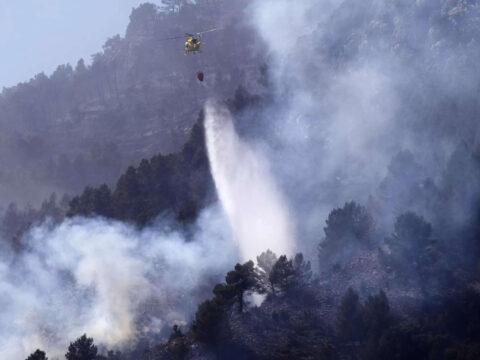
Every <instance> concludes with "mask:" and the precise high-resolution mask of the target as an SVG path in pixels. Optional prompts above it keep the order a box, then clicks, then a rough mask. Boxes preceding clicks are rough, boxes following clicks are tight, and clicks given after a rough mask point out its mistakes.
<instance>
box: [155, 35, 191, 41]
mask: <svg viewBox="0 0 480 360" xmlns="http://www.w3.org/2000/svg"><path fill="white" fill-rule="evenodd" d="M186 37H187V35H179V36H172V37H168V38H164V39H158V41H166V40H175V39H183V38H186Z"/></svg>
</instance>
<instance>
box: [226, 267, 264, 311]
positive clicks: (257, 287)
mask: <svg viewBox="0 0 480 360" xmlns="http://www.w3.org/2000/svg"><path fill="white" fill-rule="evenodd" d="M260 279H261V278H260V275H259V273H258V271H257V270H256V269H255V265H254V263H253V261H251V260H250V261H248V262H246V263H245V264H243V265H241V264H237V265H235V268H234V270H233V271H230V272H228V273H227V276H226V277H225V282H226V287H228V288H229V291H231V293H232V294H233V295H234V296H235V297H236V299H237V302H238V311H239V312H242V311H243V305H244V300H243V297H244V294H245V293H246V292H254V291H256V292H259V293H261V292H263V291H264V289H263V287H262V286H261V280H260Z"/></svg>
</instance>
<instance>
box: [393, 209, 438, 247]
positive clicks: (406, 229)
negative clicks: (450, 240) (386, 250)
mask: <svg viewBox="0 0 480 360" xmlns="http://www.w3.org/2000/svg"><path fill="white" fill-rule="evenodd" d="M431 233H432V226H431V225H430V224H429V223H427V222H426V221H425V219H424V218H423V217H421V216H418V215H417V214H415V213H413V212H411V211H407V212H406V213H404V214H401V215H400V216H398V217H397V219H396V221H395V235H396V236H397V237H398V238H400V239H403V240H409V239H428V238H429V237H430V235H431Z"/></svg>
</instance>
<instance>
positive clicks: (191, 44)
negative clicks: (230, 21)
mask: <svg viewBox="0 0 480 360" xmlns="http://www.w3.org/2000/svg"><path fill="white" fill-rule="evenodd" d="M216 30H217V28H213V29H210V30H206V31H202V32H198V33H195V34H190V33H185V35H180V36H174V37H169V38H165V39H161V40H160V41H165V40H174V39H182V38H185V37H188V40H187V41H186V42H185V49H184V54H185V55H188V54H189V53H196V52H201V51H200V46H201V45H202V35H203V34H206V33H209V32H212V31H216Z"/></svg>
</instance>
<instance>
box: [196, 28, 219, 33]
mask: <svg viewBox="0 0 480 360" xmlns="http://www.w3.org/2000/svg"><path fill="white" fill-rule="evenodd" d="M216 30H217V28H216V27H214V28H212V29H210V30H205V31H202V32H199V33H197V35H203V34H206V33H209V32H212V31H216Z"/></svg>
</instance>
